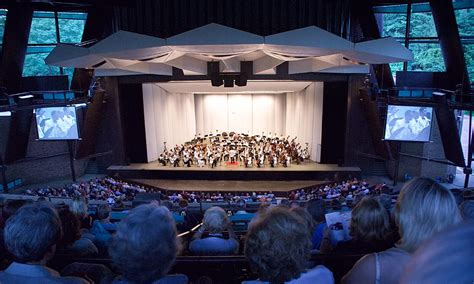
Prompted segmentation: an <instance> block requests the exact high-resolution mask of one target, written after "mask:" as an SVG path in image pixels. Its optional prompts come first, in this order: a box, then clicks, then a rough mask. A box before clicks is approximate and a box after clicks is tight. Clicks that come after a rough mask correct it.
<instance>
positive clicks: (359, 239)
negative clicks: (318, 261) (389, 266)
mask: <svg viewBox="0 0 474 284" xmlns="http://www.w3.org/2000/svg"><path fill="white" fill-rule="evenodd" d="M349 234H350V236H351V237H352V239H351V240H348V241H342V242H339V243H338V244H337V246H336V247H335V248H334V250H333V252H334V253H339V254H367V253H372V252H379V251H383V250H386V249H388V248H390V247H392V246H393V241H392V237H391V230H390V221H389V218H388V214H387V211H386V210H385V208H384V207H383V206H382V204H381V203H380V202H379V201H377V200H376V199H374V198H371V197H364V198H363V199H362V200H361V201H360V202H359V203H357V205H356V206H355V207H354V208H353V209H352V215H351V222H350V225H349Z"/></svg>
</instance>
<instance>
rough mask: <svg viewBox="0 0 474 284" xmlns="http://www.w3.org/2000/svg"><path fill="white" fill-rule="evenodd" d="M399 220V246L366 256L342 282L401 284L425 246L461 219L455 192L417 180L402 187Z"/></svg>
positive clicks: (422, 179)
mask: <svg viewBox="0 0 474 284" xmlns="http://www.w3.org/2000/svg"><path fill="white" fill-rule="evenodd" d="M395 218H396V222H397V224H398V227H399V233H400V236H401V239H400V241H399V243H398V244H397V247H396V248H391V249H388V250H386V251H383V252H380V253H375V254H368V255H366V256H364V257H363V258H362V259H360V260H359V261H358V262H357V263H356V264H355V265H354V267H353V268H352V269H351V271H349V272H348V273H347V274H346V275H345V276H344V278H343V279H342V283H374V282H377V283H389V284H390V283H398V282H399V281H400V277H401V275H402V273H403V270H404V269H405V268H406V267H407V263H408V261H409V260H410V257H411V254H413V252H414V251H416V250H417V249H418V247H419V246H420V245H421V243H422V242H423V241H424V240H427V239H429V238H430V237H431V236H432V235H434V234H435V233H437V232H439V231H442V230H443V229H445V228H447V227H448V226H450V225H453V224H456V223H459V222H460V220H461V216H460V213H459V209H458V207H457V205H456V201H455V200H454V197H453V195H452V193H451V192H450V191H449V190H446V189H444V188H442V187H441V186H440V185H439V184H438V183H436V182H434V181H433V180H431V179H427V178H416V179H413V180H411V181H410V182H408V183H407V184H406V185H405V186H404V187H403V188H402V190H401V191H400V194H399V196H398V200H397V205H396V208H395Z"/></svg>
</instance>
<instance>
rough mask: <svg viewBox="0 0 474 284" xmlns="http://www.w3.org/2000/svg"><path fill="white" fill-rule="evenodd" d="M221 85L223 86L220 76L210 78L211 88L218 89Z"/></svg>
mask: <svg viewBox="0 0 474 284" xmlns="http://www.w3.org/2000/svg"><path fill="white" fill-rule="evenodd" d="M222 84H224V82H223V81H222V78H221V77H220V76H218V75H217V76H212V77H211V85H212V86H213V87H220V86H222Z"/></svg>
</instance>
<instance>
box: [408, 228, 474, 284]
mask: <svg viewBox="0 0 474 284" xmlns="http://www.w3.org/2000/svg"><path fill="white" fill-rule="evenodd" d="M473 240H474V221H472V220H470V221H468V222H463V223H461V224H458V225H457V226H455V227H453V228H449V229H447V230H445V231H443V232H441V233H439V234H437V235H436V236H434V237H433V238H432V239H430V240H428V241H426V242H424V243H423V244H422V245H421V246H420V248H419V249H418V250H416V252H415V253H414V255H413V257H412V258H411V260H410V262H409V263H408V264H407V265H406V271H405V273H403V277H402V280H401V282H400V283H404V284H408V283H409V284H411V283H413V284H415V283H430V284H442V283H472V281H473V280H474V270H473V269H472V264H473V262H474V254H473Z"/></svg>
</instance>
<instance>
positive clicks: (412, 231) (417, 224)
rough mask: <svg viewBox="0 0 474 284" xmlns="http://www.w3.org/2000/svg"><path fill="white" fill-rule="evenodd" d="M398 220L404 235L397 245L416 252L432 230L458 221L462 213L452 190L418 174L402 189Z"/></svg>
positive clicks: (399, 199) (441, 228) (438, 229)
mask: <svg viewBox="0 0 474 284" xmlns="http://www.w3.org/2000/svg"><path fill="white" fill-rule="evenodd" d="M395 220H396V222H397V224H398V229H399V233H400V237H401V239H400V242H399V244H398V246H399V247H400V248H402V249H404V250H406V251H408V252H414V251H415V250H416V249H417V248H418V247H419V246H420V244H421V243H422V242H423V241H424V240H426V239H428V238H430V237H431V236H432V235H433V234H435V233H437V232H439V231H441V230H443V229H444V228H446V227H448V226H450V225H453V224H456V223H459V222H460V221H461V216H460V213H459V209H458V207H457V205H456V201H455V200H454V197H453V195H452V193H451V192H450V191H449V190H447V189H444V188H443V187H441V186H440V185H439V184H438V183H436V182H435V181H433V180H431V179H429V178H415V179H413V180H411V181H410V182H408V183H407V184H406V185H405V186H404V187H403V188H402V189H401V190H400V194H399V195H398V199H397V205H396V208H395Z"/></svg>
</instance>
